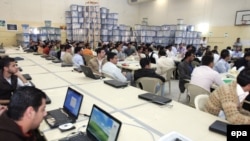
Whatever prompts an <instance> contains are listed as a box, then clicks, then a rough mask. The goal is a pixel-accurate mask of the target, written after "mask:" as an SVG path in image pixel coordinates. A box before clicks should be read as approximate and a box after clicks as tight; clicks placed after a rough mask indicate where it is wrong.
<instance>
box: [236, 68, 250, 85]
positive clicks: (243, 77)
mask: <svg viewBox="0 0 250 141" xmlns="http://www.w3.org/2000/svg"><path fill="white" fill-rule="evenodd" d="M237 83H238V84H239V85H240V86H242V87H244V86H246V85H248V84H250V68H249V67H248V68H245V69H243V70H242V71H241V72H240V74H239V75H238V76H237Z"/></svg>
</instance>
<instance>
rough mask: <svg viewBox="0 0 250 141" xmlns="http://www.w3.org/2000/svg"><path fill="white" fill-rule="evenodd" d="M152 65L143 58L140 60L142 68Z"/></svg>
mask: <svg viewBox="0 0 250 141" xmlns="http://www.w3.org/2000/svg"><path fill="white" fill-rule="evenodd" d="M149 64H150V60H148V59H147V58H142V59H141V60H140V65H141V68H145V66H146V65H149Z"/></svg>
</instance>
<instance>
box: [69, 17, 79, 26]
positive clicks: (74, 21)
mask: <svg viewBox="0 0 250 141" xmlns="http://www.w3.org/2000/svg"><path fill="white" fill-rule="evenodd" d="M71 22H72V25H73V23H78V18H77V17H74V18H72V19H71Z"/></svg>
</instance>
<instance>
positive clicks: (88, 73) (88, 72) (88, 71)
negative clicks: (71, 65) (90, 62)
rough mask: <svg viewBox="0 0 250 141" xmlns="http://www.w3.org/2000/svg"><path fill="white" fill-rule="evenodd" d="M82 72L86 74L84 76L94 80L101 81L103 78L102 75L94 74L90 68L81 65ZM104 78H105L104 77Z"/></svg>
mask: <svg viewBox="0 0 250 141" xmlns="http://www.w3.org/2000/svg"><path fill="white" fill-rule="evenodd" d="M81 70H82V72H83V73H84V75H85V76H87V77H89V78H92V79H100V78H101V76H100V75H97V74H94V73H93V71H92V70H91V68H90V67H87V66H82V65H81ZM102 78H104V77H103V76H102Z"/></svg>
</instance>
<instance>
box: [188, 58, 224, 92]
mask: <svg viewBox="0 0 250 141" xmlns="http://www.w3.org/2000/svg"><path fill="white" fill-rule="evenodd" d="M213 61H214V58H213V56H211V55H205V56H203V57H202V60H201V63H202V65H201V66H199V67H196V68H195V69H194V70H193V72H192V74H191V81H190V84H194V85H197V86H200V87H201V88H203V89H205V90H207V91H208V92H210V88H211V86H212V85H213V84H216V85H218V86H220V85H223V84H224V82H223V81H222V80H221V77H220V74H219V73H218V72H217V71H215V70H213V66H214V62H213Z"/></svg>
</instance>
